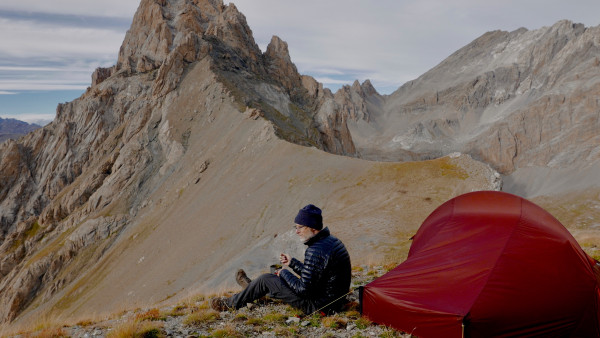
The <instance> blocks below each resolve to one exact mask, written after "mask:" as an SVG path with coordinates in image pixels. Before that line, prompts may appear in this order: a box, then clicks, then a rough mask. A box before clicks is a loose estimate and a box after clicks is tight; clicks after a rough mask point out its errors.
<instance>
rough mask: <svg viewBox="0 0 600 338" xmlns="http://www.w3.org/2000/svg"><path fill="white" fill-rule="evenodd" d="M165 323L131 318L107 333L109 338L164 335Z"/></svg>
mask: <svg viewBox="0 0 600 338" xmlns="http://www.w3.org/2000/svg"><path fill="white" fill-rule="evenodd" d="M162 327H163V324H162V323H159V322H149V321H141V322H140V321H137V320H129V321H127V322H125V323H123V324H121V325H119V326H117V327H115V329H114V330H112V331H111V332H109V333H108V334H107V338H142V337H143V338H154V337H164V334H163V333H162Z"/></svg>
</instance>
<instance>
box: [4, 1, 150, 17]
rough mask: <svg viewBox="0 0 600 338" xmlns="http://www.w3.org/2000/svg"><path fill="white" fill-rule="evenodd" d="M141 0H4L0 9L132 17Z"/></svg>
mask: <svg viewBox="0 0 600 338" xmlns="http://www.w3.org/2000/svg"><path fill="white" fill-rule="evenodd" d="M139 3H140V1H139V0H102V1H98V0H51V1H40V0H3V1H2V3H0V10H13V11H27V12H31V11H36V12H45V13H54V14H75V15H95V16H110V17H124V18H132V17H133V13H135V10H136V9H137V7H138V5H139Z"/></svg>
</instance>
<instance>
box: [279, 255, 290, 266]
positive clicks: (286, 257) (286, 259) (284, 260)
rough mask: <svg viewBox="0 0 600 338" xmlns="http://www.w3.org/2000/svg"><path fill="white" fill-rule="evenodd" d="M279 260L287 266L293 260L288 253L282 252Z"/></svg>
mask: <svg viewBox="0 0 600 338" xmlns="http://www.w3.org/2000/svg"><path fill="white" fill-rule="evenodd" d="M279 261H280V262H281V264H283V265H285V266H290V262H291V261H292V257H291V256H290V255H288V254H284V253H282V254H281V255H279Z"/></svg>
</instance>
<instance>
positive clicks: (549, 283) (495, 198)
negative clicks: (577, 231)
mask: <svg viewBox="0 0 600 338" xmlns="http://www.w3.org/2000/svg"><path fill="white" fill-rule="evenodd" d="M599 286H600V266H598V263H597V262H596V261H595V260H594V259H592V258H590V257H589V256H588V255H587V254H586V253H585V252H584V251H583V250H582V249H581V247H580V246H579V245H578V244H577V242H576V241H575V239H574V238H573V237H572V236H571V234H570V233H569V232H568V231H567V230H566V229H565V227H564V226H563V225H562V224H561V223H560V222H559V221H558V220H556V219H555V218H554V217H552V215H550V214H549V213H548V212H546V211H544V210H543V209H542V208H540V207H538V206H537V205H535V204H533V203H531V202H529V201H527V200H525V199H523V198H521V197H518V196H515V195H511V194H508V193H503V192H497V191H480V192H472V193H468V194H465V195H461V196H458V197H456V198H454V199H451V200H449V201H448V202H446V203H444V204H443V205H441V206H440V207H438V208H437V209H436V210H435V211H434V212H433V213H432V214H431V215H429V217H428V218H427V219H426V220H425V222H423V225H422V226H421V227H420V228H419V230H418V231H417V234H416V235H415V237H414V240H413V243H412V246H411V248H410V251H409V254H408V258H407V260H406V261H405V262H404V263H402V264H400V265H399V266H397V267H396V268H395V269H393V270H391V271H390V272H388V273H387V274H385V275H384V276H382V277H380V278H378V279H376V280H375V281H373V282H371V283H369V284H368V285H366V286H365V287H364V288H363V289H362V292H361V307H362V312H363V315H366V316H367V317H368V318H369V319H370V320H372V321H374V322H376V323H379V324H385V325H389V326H392V327H394V328H397V329H399V330H402V331H405V332H408V333H412V334H413V335H415V336H419V337H462V336H465V337H494V336H519V337H522V336H545V337H600V327H599V323H600V313H599V311H598V305H599V301H600V287H599Z"/></svg>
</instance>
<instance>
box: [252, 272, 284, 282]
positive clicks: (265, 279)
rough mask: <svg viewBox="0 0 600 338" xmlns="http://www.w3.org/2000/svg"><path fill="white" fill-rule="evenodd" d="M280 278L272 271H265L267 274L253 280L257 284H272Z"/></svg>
mask: <svg viewBox="0 0 600 338" xmlns="http://www.w3.org/2000/svg"><path fill="white" fill-rule="evenodd" d="M278 279H279V277H277V276H276V275H274V274H272V273H265V274H262V275H260V276H258V277H257V278H256V279H254V280H253V282H256V283H257V284H259V283H260V284H262V285H272V284H273V283H274V282H276V281H277V280H278Z"/></svg>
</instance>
